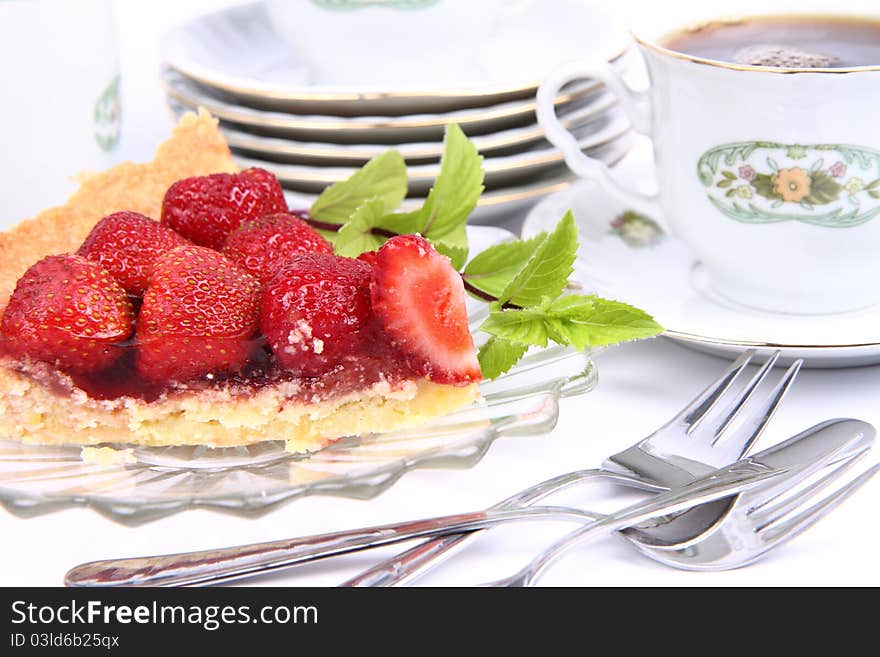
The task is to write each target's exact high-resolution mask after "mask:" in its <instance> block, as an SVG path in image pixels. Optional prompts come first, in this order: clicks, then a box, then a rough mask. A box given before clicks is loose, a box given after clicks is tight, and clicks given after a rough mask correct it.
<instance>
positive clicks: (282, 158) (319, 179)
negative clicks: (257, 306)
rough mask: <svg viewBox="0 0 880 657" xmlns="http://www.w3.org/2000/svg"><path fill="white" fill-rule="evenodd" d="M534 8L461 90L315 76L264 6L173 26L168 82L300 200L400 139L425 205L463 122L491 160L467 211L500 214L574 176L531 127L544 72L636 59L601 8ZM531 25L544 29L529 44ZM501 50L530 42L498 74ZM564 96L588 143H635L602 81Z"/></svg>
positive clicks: (564, 112)
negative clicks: (573, 62) (526, 53)
mask: <svg viewBox="0 0 880 657" xmlns="http://www.w3.org/2000/svg"><path fill="white" fill-rule="evenodd" d="M532 5H533V6H532V8H531V9H530V10H529V11H526V12H523V13H522V15H521V16H520V17H519V19H520V25H519V26H518V27H517V26H513V28H512V29H508V31H507V32H506V34H507V35H508V36H507V37H506V38H507V39H508V41H509V42H508V43H504V39H505V36H504V35H503V34H498V35H495V37H493V38H495V39H496V42H494V43H491V44H488V46H489V47H487V49H486V50H485V52H487V53H494V56H493V61H492V64H493V65H492V66H480V62H474V66H473V67H469V68H470V69H472V70H470V71H462V72H461V73H460V75H459V77H458V79H460V82H458V83H457V84H458V85H459V88H456V89H449V88H438V86H437V85H432V84H431V80H430V79H424V80H421V81H420V80H413V79H409V80H401V83H400V84H399V85H395V87H396V88H386V87H377V86H373V87H368V85H363V86H362V87H355V86H352V85H350V84H348V85H342V84H339V83H336V84H334V83H333V81H332V80H326V79H322V80H320V81H317V80H313V79H312V78H313V77H314V76H312V75H310V70H309V66H308V64H307V62H306V61H305V60H304V58H303V57H302V56H301V55H298V54H297V53H296V51H295V50H294V49H292V48H291V47H290V44H289V40H285V39H283V38H282V37H281V35H280V34H279V25H278V23H277V21H273V20H272V19H270V16H269V12H268V11H267V9H266V6H265V5H264V4H263V3H256V4H248V5H241V6H235V7H231V8H226V9H223V10H220V11H217V12H215V13H211V14H207V15H204V16H201V17H199V18H197V19H195V20H193V21H191V22H189V23H186V24H184V25H181V26H180V27H178V28H177V29H175V30H174V31H173V32H171V33H170V34H168V35H167V36H166V37H165V39H164V40H163V43H162V61H163V67H162V71H161V75H162V82H163V85H164V88H165V91H166V94H167V100H168V104H169V107H170V108H171V110H172V111H173V112H174V113H175V114H177V115H179V114H182V113H183V112H186V111H189V110H192V109H195V108H198V107H204V108H205V109H207V110H208V111H210V112H211V113H212V114H213V115H214V116H215V117H217V118H218V119H219V120H220V127H221V130H222V131H223V133H224V135H225V137H226V139H227V140H228V142H229V145H230V147H231V148H232V150H233V153H234V155H235V157H236V158H237V160H238V161H239V164H240V165H241V166H243V167H249V166H258V167H263V168H265V169H268V170H269V171H272V172H273V173H275V174H276V175H277V176H278V178H279V179H280V180H281V182H282V184H283V186H284V187H285V188H286V190H288V191H289V192H290V193H291V195H292V196H295V197H297V200H298V201H299V202H300V203H303V204H308V203H309V202H310V201H311V200H312V199H313V198H314V197H315V196H316V195H317V194H319V193H320V192H321V191H322V190H323V189H324V188H325V187H326V186H328V185H330V184H332V183H334V182H336V181H339V180H343V179H345V178H347V177H348V176H350V175H351V174H352V173H353V172H354V171H355V170H356V169H357V167H359V166H361V165H362V164H364V163H365V162H366V161H368V160H369V159H370V158H372V157H374V156H375V155H377V154H379V153H381V152H383V151H385V150H387V149H389V148H395V149H397V150H398V151H399V152H400V153H401V154H402V155H403V156H404V158H405V159H406V161H407V165H408V172H409V179H410V187H409V197H408V199H407V204H409V205H412V206H417V205H418V204H419V203H420V202H421V200H422V199H423V198H424V197H425V195H426V194H427V192H428V190H429V189H430V187H431V184H432V182H433V180H434V178H435V177H436V175H437V173H438V171H439V160H440V155H441V154H442V151H443V143H442V141H443V133H444V129H445V126H446V125H447V124H449V123H453V122H454V123H457V124H458V125H459V126H461V128H462V129H463V130H464V131H465V132H466V133H467V134H468V136H469V137H471V139H472V140H473V142H474V143H475V144H476V146H477V148H478V149H479V150H480V152H481V153H482V154H483V155H484V157H485V159H484V169H485V175H486V177H485V186H486V192H485V193H484V194H483V196H482V198H481V200H480V204H479V206H478V208H477V210H476V211H475V212H474V214H473V216H472V220H475V221H483V222H485V221H492V220H494V219H497V218H503V217H505V216H507V215H509V213H511V212H514V211H520V210H523V209H524V208H525V207H528V206H529V205H530V204H532V203H534V202H535V201H537V200H538V199H539V198H541V197H543V196H545V195H547V194H550V193H553V192H556V191H559V190H561V189H564V188H566V187H567V186H568V185H569V184H570V183H571V175H570V174H569V172H568V170H567V169H566V167H565V162H564V159H563V156H562V154H561V153H560V152H559V151H558V150H557V149H556V148H554V147H553V146H552V145H550V144H549V143H548V142H547V141H546V140H545V139H544V136H543V132H542V130H541V128H540V127H539V126H538V124H537V123H536V118H535V98H534V95H535V91H536V87H537V83H538V81H539V79H540V75H539V74H538V73H537V72H538V71H540V70H543V71H544V72H545V73H546V72H548V71H549V70H550V69H552V68H553V67H554V66H556V65H558V64H560V63H562V62H564V61H567V60H569V59H572V58H574V57H577V56H580V57H595V56H601V57H602V58H604V59H607V60H608V61H611V62H612V64H613V65H614V66H615V67H617V68H619V69H620V70H621V71H623V72H624V73H626V72H628V71H629V70H630V68H633V67H636V66H638V63H639V61H638V57H637V56H635V54H634V53H633V51H631V50H630V42H629V39H628V37H626V35H625V33H624V32H623V31H622V30H620V29H619V28H618V26H617V25H616V23H614V22H613V21H612V20H611V19H609V18H608V17H607V16H605V15H603V14H601V13H598V12H597V10H596V9H595V8H592V7H590V6H589V5H585V4H584V3H583V2H571V1H569V0H553V1H550V2H547V1H546V0H544V1H542V2H536V3H532ZM529 25H537V26H539V27H538V28H537V32H536V33H535V35H534V38H533V39H530V40H529V41H528V42H526V43H522V42H521V41H522V34H523V33H524V32H523V30H524V29H525V28H526V27H528V26H529ZM573 25H577V26H578V27H577V30H576V31H574V32H573V31H572V26H573ZM576 36H577V37H578V38H575V37H576ZM539 37H540V38H539ZM514 40H520V42H519V43H514V42H513V41H514ZM560 43H565V44H566V47H564V48H563V47H561V46H560V45H559V44H560ZM554 44H555V45H554ZM505 48H507V49H508V50H510V51H511V52H512V51H513V50H512V49H531V51H532V53H533V54H532V55H530V62H531V64H530V66H528V67H524V66H522V65H521V64H520V65H516V66H513V63H512V64H511V65H512V66H513V68H516V69H517V70H509V68H508V69H507V70H499V65H498V60H499V57H498V53H500V52H505ZM518 51H519V50H517V52H518ZM539 55H540V56H539ZM327 56H328V57H329V56H332V53H328V55H327ZM502 59H504V58H502ZM507 59H508V60H510V59H514V58H512V57H508V58H507ZM522 61H523V60H522V58H520V59H519V62H520V63H521V62H522ZM536 67H538V68H536ZM526 68H528V69H529V70H528V71H525V69H526ZM501 69H504V67H503V66H502V67H501ZM524 76H528V79H523V78H524ZM386 86H387V85H386ZM556 105H557V113H558V114H559V115H560V117H561V118H562V121H563V123H564V124H565V125H566V126H567V127H568V128H569V129H570V130H571V131H572V132H573V133H574V134H575V135H576V136H577V138H578V139H579V140H580V144H581V147H582V148H583V149H584V151H586V152H589V153H590V154H592V155H594V156H596V157H599V158H601V159H603V160H604V161H606V162H608V163H614V162H616V161H618V160H619V159H621V158H622V157H623V156H624V155H625V154H626V153H627V151H628V150H629V148H630V147H631V145H632V132H631V130H630V126H629V124H628V122H627V121H626V119H625V117H624V116H623V114H622V111H621V110H620V109H619V107H617V104H616V101H615V99H614V98H613V97H612V96H611V94H610V93H608V92H607V91H605V90H604V89H603V88H602V86H601V85H600V84H599V83H597V82H594V81H589V80H585V81H582V82H579V83H577V84H575V85H572V86H570V87H569V88H566V89H564V90H563V91H562V93H561V94H560V95H559V96H558V98H557V99H556Z"/></svg>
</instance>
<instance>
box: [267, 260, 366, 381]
mask: <svg viewBox="0 0 880 657" xmlns="http://www.w3.org/2000/svg"><path fill="white" fill-rule="evenodd" d="M371 317H372V314H371V312H370V267H369V266H368V265H367V264H365V263H363V262H360V261H358V260H354V259H352V258H343V257H341V256H334V255H328V254H325V253H313V254H309V255H299V256H294V257H293V258H292V259H291V260H290V262H289V263H288V264H287V266H285V267H283V268H282V269H281V270H280V271H279V272H278V274H277V275H276V276H275V278H273V279H272V282H271V283H269V284H268V285H267V286H266V287H265V289H264V290H263V300H262V304H261V309H260V329H261V330H262V332H263V334H265V336H266V337H267V338H268V340H269V346H270V347H272V351H273V352H274V353H275V358H276V359H277V360H278V362H279V363H280V364H281V365H282V366H283V367H285V368H287V369H289V370H291V371H293V372H296V373H297V374H299V375H301V376H318V375H320V374H324V373H325V372H328V371H330V370H332V369H333V368H334V367H336V366H337V365H338V364H340V363H341V362H343V361H345V360H346V359H348V358H350V357H352V356H356V355H357V354H358V353H359V352H360V350H361V348H362V344H363V341H364V339H365V336H364V334H365V330H364V329H365V328H366V327H367V325H368V324H369V322H370V318H371Z"/></svg>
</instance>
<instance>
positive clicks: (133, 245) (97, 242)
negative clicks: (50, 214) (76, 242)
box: [76, 212, 189, 296]
mask: <svg viewBox="0 0 880 657" xmlns="http://www.w3.org/2000/svg"><path fill="white" fill-rule="evenodd" d="M184 244H189V240H188V239H186V238H185V237H183V236H181V235H178V234H177V233H175V232H174V231H173V230H171V229H170V228H168V227H167V226H163V225H162V224H160V223H159V222H158V221H155V220H153V219H150V218H149V217H145V216H144V215H142V214H138V213H137V212H116V213H114V214H111V215H108V216H106V217H104V218H103V219H101V221H99V222H98V223H97V224H96V225H95V227H94V228H92V232H90V233H89V235H88V237H86V239H85V241H84V242H83V243H82V246H81V247H79V251H77V252H76V253H77V255H81V256H83V257H84V258H88V259H89V260H93V261H95V262H97V263H98V264H99V265H101V266H102V267H103V268H104V269H106V270H107V271H109V272H110V273H111V274H112V275H113V277H114V278H115V279H116V280H117V281H119V284H120V285H122V287H124V288H125V291H126V292H128V293H129V294H133V295H135V296H140V295H142V294H143V293H144V290H145V289H146V288H147V283H149V281H150V276H151V275H152V273H153V265H154V264H155V263H156V258H158V257H159V256H160V255H162V254H163V253H165V252H166V251H170V250H171V249H173V248H175V247H177V246H183V245H184Z"/></svg>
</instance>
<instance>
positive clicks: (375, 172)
mask: <svg viewBox="0 0 880 657" xmlns="http://www.w3.org/2000/svg"><path fill="white" fill-rule="evenodd" d="M406 188H407V176H406V163H405V162H404V160H403V156H402V155H401V154H400V153H398V152H397V151H386V152H385V153H382V154H381V155H377V156H376V157H374V158H373V159H372V160H370V161H369V162H367V163H366V164H365V165H364V166H363V167H361V168H360V169H358V170H357V171H356V172H355V173H354V174H353V175H352V176H351V177H350V178H348V179H347V180H342V181H340V182H338V183H335V184H333V185H331V186H330V187H328V188H327V189H325V190H324V191H323V192H322V193H321V195H320V196H319V197H318V198H317V199H316V200H315V202H314V203H313V204H312V207H311V209H310V210H309V214H310V215H311V216H312V217H313V218H314V219H316V220H318V221H323V222H326V223H330V224H344V223H346V222H347V221H348V220H349V219H350V218H351V216H352V215H353V214H354V211H355V210H357V209H358V208H359V207H360V206H362V205H363V204H364V202H365V201H368V200H369V199H380V200H381V202H382V209H383V212H382V214H387V213H389V212H393V211H394V210H396V209H397V208H398V206H400V203H401V202H402V201H403V199H404V197H405V196H406Z"/></svg>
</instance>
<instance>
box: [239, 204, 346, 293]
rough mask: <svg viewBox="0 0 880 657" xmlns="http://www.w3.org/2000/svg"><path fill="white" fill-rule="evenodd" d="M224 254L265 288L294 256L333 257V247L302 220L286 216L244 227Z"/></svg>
mask: <svg viewBox="0 0 880 657" xmlns="http://www.w3.org/2000/svg"><path fill="white" fill-rule="evenodd" d="M306 216H308V215H306ZM223 253H224V254H225V255H226V257H228V258H229V259H230V260H232V261H233V262H235V263H237V264H238V265H239V266H240V267H242V268H243V269H245V270H246V271H247V272H248V273H249V274H251V275H252V276H255V277H256V278H258V279H260V282H261V283H263V284H266V283H268V282H269V281H270V280H271V279H272V277H273V276H274V275H275V274H276V273H278V270H279V269H281V267H283V266H284V265H286V264H287V263H288V261H289V260H290V258H291V257H292V256H294V255H298V254H301V253H333V247H332V246H331V245H330V242H328V241H327V240H325V239H324V238H323V237H321V235H319V234H318V233H317V232H316V231H315V230H314V229H313V228H312V227H311V226H309V225H308V224H307V223H306V222H305V221H303V220H302V219H301V218H299V217H297V216H294V215H293V214H288V213H286V212H285V213H277V214H268V215H265V216H263V217H259V218H257V219H252V220H251V221H248V222H246V223H243V224H242V225H241V226H239V227H238V228H236V229H235V230H234V231H232V232H231V233H230V234H229V237H227V238H226V246H225V247H224V248H223Z"/></svg>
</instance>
